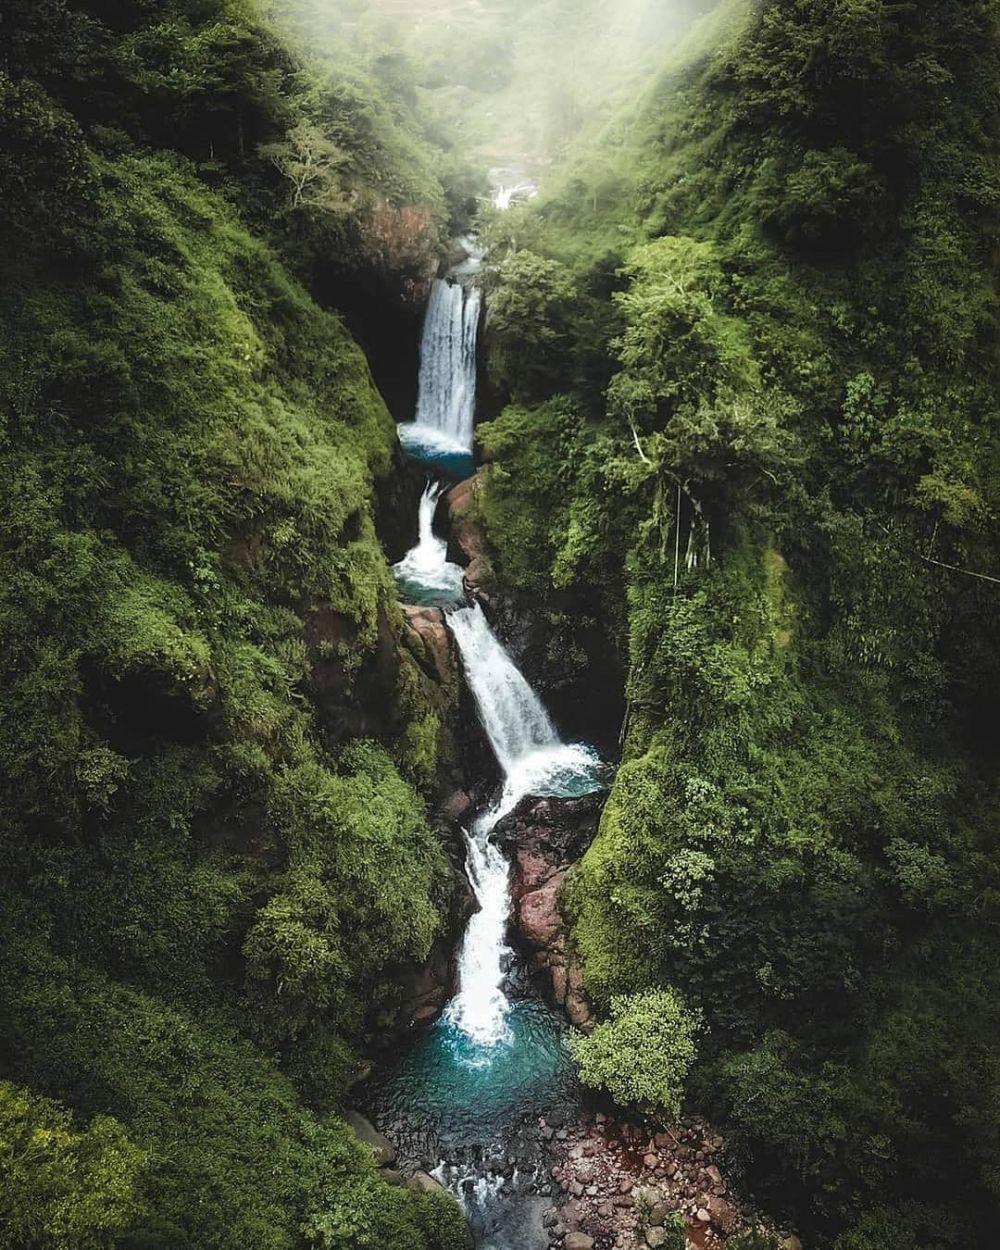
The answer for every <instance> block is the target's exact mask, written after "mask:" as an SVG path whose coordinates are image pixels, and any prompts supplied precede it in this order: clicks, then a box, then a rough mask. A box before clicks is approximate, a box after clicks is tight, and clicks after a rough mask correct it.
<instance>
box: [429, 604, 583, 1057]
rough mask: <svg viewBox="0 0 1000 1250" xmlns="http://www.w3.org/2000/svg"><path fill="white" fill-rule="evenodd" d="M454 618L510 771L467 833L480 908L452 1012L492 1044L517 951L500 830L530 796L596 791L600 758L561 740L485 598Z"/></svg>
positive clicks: (502, 1022) (468, 936)
mask: <svg viewBox="0 0 1000 1250" xmlns="http://www.w3.org/2000/svg"><path fill="white" fill-rule="evenodd" d="M448 623H449V625H450V626H451V631H452V634H453V635H454V638H455V641H456V643H457V645H458V649H459V651H460V653H461V656H462V664H463V667H464V669H465V673H466V678H467V680H468V682H469V686H470V688H471V690H472V693H473V695H474V697H475V700H476V706H477V708H478V710H479V715H480V719H481V720H482V724H483V728H484V729H485V731H486V736H487V737H488V738H489V741H490V745H491V746H492V748H493V751H494V754H495V755H496V757H497V761H498V762H499V764H500V767H501V768H502V769H503V773H504V785H503V791H502V793H501V796H500V799H499V801H498V802H497V804H496V805H495V806H494V807H492V808H490V809H489V810H488V811H487V812H485V813H484V814H483V815H482V816H481V817H480V818H479V820H478V821H476V823H475V825H474V826H473V828H472V831H471V833H469V834H468V835H467V841H468V861H467V866H468V872H469V880H470V881H471V883H472V888H473V891H474V892H475V895H476V900H477V901H478V903H479V911H478V912H476V914H475V915H474V916H473V917H472V919H471V921H470V922H469V927H468V929H467V930H466V933H465V938H464V941H463V943H462V950H461V953H460V955H459V965H458V981H459V989H458V994H457V995H456V996H455V998H454V999H453V1000H452V1002H451V1005H450V1006H449V1008H448V1018H449V1019H450V1020H451V1021H452V1022H453V1023H454V1024H455V1025H457V1026H458V1027H459V1028H460V1029H461V1030H462V1031H463V1032H464V1033H465V1034H466V1035H467V1036H468V1037H470V1038H471V1039H472V1040H473V1041H474V1042H476V1043H478V1044H479V1045H481V1046H483V1047H484V1048H485V1047H491V1046H495V1045H496V1044H497V1043H499V1042H502V1041H503V1040H504V1039H505V1038H506V1036H507V1025H506V1022H507V1013H508V1010H509V1007H510V1003H509V1001H508V998H507V995H506V994H505V993H504V978H505V975H506V971H507V964H508V961H509V955H510V950H509V947H508V946H507V944H506V932H507V920H508V916H509V914H510V866H509V864H508V863H507V861H506V859H505V858H504V856H503V854H502V853H501V851H500V849H499V848H498V847H497V846H496V845H495V843H494V842H493V840H492V834H493V830H494V828H495V827H496V825H497V823H498V822H499V821H500V820H501V819H502V818H503V817H504V816H506V815H508V814H509V813H510V812H512V811H513V810H514V808H515V807H516V806H517V805H518V803H519V802H520V801H521V799H523V798H525V797H526V796H527V795H529V794H535V795H555V794H572V793H580V792H585V791H587V790H589V789H593V786H594V781H593V777H594V774H595V772H596V770H597V768H598V767H599V765H600V761H599V759H598V757H597V755H596V754H595V753H594V752H593V751H592V750H591V749H590V748H589V747H586V746H582V745H566V744H565V743H563V742H561V741H560V739H559V735H558V734H557V733H556V730H555V727H554V726H553V724H552V721H551V720H550V719H549V715H548V713H547V712H546V710H545V708H544V706H543V704H542V702H541V700H540V699H539V697H538V695H537V694H535V692H534V690H532V688H531V686H530V685H529V684H528V682H527V681H526V680H525V678H524V676H523V675H522V674H521V673H520V672H519V671H518V669H517V667H516V665H515V664H514V662H513V660H512V659H511V658H510V656H509V655H508V654H507V652H506V651H505V650H504V648H503V646H502V645H501V644H500V641H499V640H498V639H497V637H496V635H495V634H494V633H493V631H492V630H491V629H490V627H489V624H488V622H487V620H486V616H485V614H484V613H483V610H482V608H481V607H480V606H479V605H478V604H477V605H476V606H475V607H471V608H464V609H462V610H461V611H458V612H453V613H451V615H450V616H449V617H448Z"/></svg>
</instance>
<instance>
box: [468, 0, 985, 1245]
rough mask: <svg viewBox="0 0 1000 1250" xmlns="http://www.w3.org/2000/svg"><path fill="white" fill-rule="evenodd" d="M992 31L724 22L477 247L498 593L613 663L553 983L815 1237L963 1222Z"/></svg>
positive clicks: (697, 37) (980, 1013) (945, 1234)
mask: <svg viewBox="0 0 1000 1250" xmlns="http://www.w3.org/2000/svg"><path fill="white" fill-rule="evenodd" d="M998 20H1000V12H998V9H997V6H996V5H995V4H992V3H982V4H978V3H977V4H965V3H957V2H956V3H945V4H939V5H935V6H925V5H909V6H907V5H890V4H883V3H881V2H880V0H872V2H870V3H868V2H865V3H849V4H848V3H845V4H826V3H818V2H816V0H795V2H794V3H784V2H777V0H765V2H764V3H762V4H760V5H754V4H743V3H738V2H737V3H726V4H723V5H721V6H719V8H718V9H716V10H715V11H714V12H713V13H712V14H711V15H709V16H708V17H707V18H705V19H704V20H703V21H702V22H701V23H700V24H699V25H698V26H697V27H696V28H695V29H694V30H693V31H692V32H691V34H690V36H689V38H688V40H687V42H686V44H685V45H684V46H683V47H681V48H679V49H678V50H677V52H676V54H675V56H674V58H673V60H672V62H671V63H670V64H669V65H668V66H666V67H665V69H664V71H663V72H662V74H661V76H660V78H659V79H658V81H657V82H656V84H655V85H654V86H653V87H652V88H651V89H650V90H649V91H648V92H647V93H646V94H645V96H644V97H643V99H642V100H641V102H639V103H638V104H637V105H636V106H635V107H634V108H633V109H632V110H631V111H630V112H628V113H626V114H624V115H623V116H622V117H621V118H619V119H618V120H616V121H615V122H614V123H612V124H611V125H609V126H608V128H607V129H606V131H605V133H604V134H603V135H602V137H601V139H600V140H599V141H598V142H597V143H595V144H590V145H585V146H584V147H583V148H582V149H581V150H579V151H578V152H577V154H576V159H575V161H574V162H572V163H571V164H570V166H569V167H568V169H567V170H566V171H565V173H564V174H563V175H562V178H561V181H560V182H557V183H555V184H553V185H552V186H550V188H549V190H548V194H546V195H544V196H543V199H542V201H541V202H540V203H538V204H537V205H535V206H532V207H531V208H528V209H523V210H517V211H516V212H515V213H513V214H511V215H510V216H508V217H505V218H503V219H501V220H499V221H498V222H496V223H495V225H494V227H493V232H492V243H493V246H494V253H493V258H492V259H493V266H494V270H493V279H492V281H493V291H492V293H491V297H490V307H491V315H490V327H489V353H490V355H489V359H490V364H491V369H492V373H493V377H494V380H495V382H496V384H497V385H498V386H499V387H500V388H501V389H502V391H504V392H505V393H506V395H507V397H508V398H509V401H510V403H509V406H508V407H507V408H506V409H505V411H504V412H503V413H502V415H500V416H499V417H498V418H497V419H496V420H494V421H492V422H491V423H490V424H489V425H487V426H485V427H483V428H482V429H481V431H480V437H481V441H482V444H483V446H484V448H485V451H486V454H487V457H488V460H489V464H488V467H487V470H486V480H487V496H486V499H485V501H484V503H483V512H484V516H485V518H486V520H487V522H488V524H489V529H490V534H491V538H492V541H493V543H494V545H495V547H496V548H497V555H498V561H499V568H500V573H499V576H501V578H503V579H506V580H507V581H508V582H509V583H511V584H514V585H518V586H520V587H522V588H524V589H525V590H529V591H531V592H533V593H537V594H541V595H542V596H545V595H550V594H551V593H552V591H553V588H555V589H565V588H572V587H581V586H590V587H593V588H596V589H597V590H598V591H599V593H600V594H601V597H602V601H603V603H604V605H605V606H604V619H605V621H606V626H607V631H608V640H609V643H608V645H609V647H614V648H616V649H618V650H619V651H620V652H621V654H622V655H623V656H624V657H626V659H627V664H628V670H629V677H628V690H627V697H628V707H629V710H628V718H627V722H626V725H625V728H624V730H623V742H624V751H625V757H624V762H623V766H622V768H621V771H620V773H619V775H618V779H617V782H616V784H615V787H614V791H613V794H612V797H611V801H610V804H609V806H608V808H607V810H606V812H605V815H604V818H603V822H602V825H601V829H600V833H599V835H598V838H597V840H596V842H595V843H594V845H593V847H592V848H591V850H590V851H589V853H588V854H587V856H586V857H585V859H584V861H583V863H582V865H581V866H580V868H579V869H578V870H577V872H576V873H575V875H574V878H573V880H572V882H571V884H570V888H569V897H568V906H569V910H570V912H571V915H572V919H573V925H574V927H573V935H574V940H575V942H576V944H577V947H578V949H579V951H580V953H581V955H582V958H583V961H584V967H585V972H586V986H587V989H588V991H589V992H590V994H591V996H592V997H593V999H594V1001H595V1002H596V1003H597V1004H598V1005H599V1006H600V1007H601V1008H602V1009H604V1010H609V1009H610V1008H612V1006H613V1008H614V1016H615V1018H616V1019H618V1020H619V1021H624V1022H627V1020H628V1018H629V1012H630V1011H633V1010H634V1012H635V1019H636V1021H638V1022H640V1023H641V1022H642V1020H643V1019H644V1017H643V1014H642V1013H643V1012H644V1011H648V1004H649V1001H650V999H649V993H650V991H665V992H667V993H669V994H675V993H680V994H682V995H683V998H684V1001H685V1002H686V1004H687V1009H688V1011H689V1012H690V1013H691V1015H690V1017H689V1024H688V1026H687V1027H688V1029H689V1030H690V1029H691V1028H692V1027H694V1026H697V1025H698V1024H699V1022H700V1027H698V1028H697V1042H696V1046H697V1058H696V1059H695V1062H694V1066H693V1068H692V1078H691V1083H690V1085H689V1089H688V1097H689V1099H690V1101H691V1102H692V1103H693V1104H694V1105H696V1106H698V1107H699V1108H700V1109H702V1110H706V1111H710V1112H711V1113H712V1114H714V1115H716V1116H717V1117H718V1118H719V1119H720V1121H722V1122H723V1123H724V1124H726V1125H727V1126H728V1131H729V1133H730V1141H731V1145H732V1146H733V1147H734V1148H735V1150H736V1153H737V1154H738V1156H739V1158H740V1159H741V1160H742V1163H743V1166H744V1168H745V1171H746V1177H747V1181H748V1183H749V1184H750V1185H751V1186H752V1187H753V1188H754V1189H755V1190H756V1191H757V1192H758V1193H760V1194H761V1195H762V1196H763V1195H766V1197H767V1200H768V1201H769V1202H770V1203H771V1204H772V1207H773V1208H774V1209H776V1210H779V1211H781V1210H784V1211H786V1212H788V1213H790V1214H792V1215H793V1216H794V1217H795V1218H796V1219H797V1220H798V1221H799V1222H800V1224H801V1226H802V1229H803V1236H805V1237H807V1238H808V1239H809V1241H810V1244H815V1245H818V1246H836V1247H837V1250H911V1248H913V1247H917V1246H919V1247H921V1250H944V1248H945V1247H959V1246H977V1247H982V1248H983V1250H985V1248H986V1247H987V1246H990V1245H992V1244H993V1243H994V1241H995V1238H996V1233H997V1230H998V1229H1000V1186H998V1175H1000V1173H998V1170H997V1169H998V1163H1000V1136H998V1125H1000V1101H998V1097H1000V1083H998V1082H1000V1048H998V1044H997V1038H998V1036H1000V983H998V973H997V970H998V968H1000V943H998V936H997V935H998V928H997V925H998V920H1000V912H998V899H1000V895H998V884H1000V861H998V857H997V845H998V843H997V835H998V828H997V789H996V779H997V748H998V739H997V732H996V727H997V724H998V723H1000V722H998V711H1000V652H998V646H997V643H998V639H1000V632H998V626H1000V548H998V543H997V509H998V504H1000V473H998V470H1000V461H998V452H997V448H998V442H997V424H996V423H997V401H996V397H997V394H998V383H1000V378H998V372H997V341H998V340H997V331H998V323H997V313H998V306H997V292H996V257H997V252H996V246H997V237H998V233H997V232H998V225H1000V222H998V217H997V205H998V189H1000V181H998V179H1000V164H998V155H1000V148H998V139H1000V131H998V120H1000V119H998V111H997V92H996V84H997V82H998V78H1000V63H998V51H1000V42H998ZM540 552H541V553H545V555H544V559H543V560H540V558H539V553H540ZM673 1001H675V1002H676V1000H675V999H674V1000H673ZM630 1004H634V1007H632V1006H630ZM645 1019H646V1023H647V1024H648V1023H649V1021H648V1017H645ZM636 1035H637V1031H636V1029H635V1028H631V1029H630V1028H628V1027H626V1025H625V1024H624V1023H623V1024H622V1027H621V1046H620V1049H619V1050H618V1051H617V1052H615V1050H614V1047H613V1045H612V1046H611V1047H610V1053H607V1052H608V1050H609V1047H608V1046H607V1045H604V1044H603V1043H602V1046H603V1052H604V1053H602V1054H601V1055H600V1061H599V1063H597V1065H596V1066H598V1067H600V1069H601V1072H602V1074H603V1080H604V1081H605V1083H607V1085H608V1087H609V1088H611V1089H628V1088H629V1087H630V1084H631V1087H632V1088H636V1087H638V1088H642V1087H643V1082H642V1078H641V1075H637V1069H642V1070H645V1067H646V1066H648V1065H644V1063H643V1061H642V1060H641V1059H637V1057H636V1053H637V1052H636V1050H635V1037H636ZM609 1037H611V1040H612V1041H613V1037H612V1035H609ZM671 1062H673V1059H668V1058H667V1056H664V1063H665V1064H667V1063H671ZM654 1066H655V1064H654Z"/></svg>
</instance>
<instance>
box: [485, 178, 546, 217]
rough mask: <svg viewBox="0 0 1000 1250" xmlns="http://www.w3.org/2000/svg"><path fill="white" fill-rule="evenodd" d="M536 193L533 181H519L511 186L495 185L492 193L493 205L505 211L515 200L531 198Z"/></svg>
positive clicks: (536, 189)
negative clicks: (495, 187)
mask: <svg viewBox="0 0 1000 1250" xmlns="http://www.w3.org/2000/svg"><path fill="white" fill-rule="evenodd" d="M537 194H538V188H537V187H536V186H535V184H534V183H533V182H519V183H517V184H516V185H515V186H512V187H504V186H500V187H497V189H496V191H495V192H494V193H493V207H494V208H498V209H499V210H500V211H501V212H502V213H505V212H506V211H507V210H508V209H509V208H510V206H511V205H512V204H513V203H514V202H515V201H516V200H532V199H534V198H535V196H536V195H537Z"/></svg>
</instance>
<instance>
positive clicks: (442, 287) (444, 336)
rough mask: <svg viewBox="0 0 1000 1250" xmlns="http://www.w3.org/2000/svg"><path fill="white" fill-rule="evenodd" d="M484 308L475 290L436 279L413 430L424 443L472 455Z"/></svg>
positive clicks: (478, 293)
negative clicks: (478, 344)
mask: <svg viewBox="0 0 1000 1250" xmlns="http://www.w3.org/2000/svg"><path fill="white" fill-rule="evenodd" d="M480 307H481V296H480V292H479V291H478V289H477V288H476V287H464V286H462V285H461V284H460V283H453V282H446V281H443V280H442V279H440V278H439V279H437V280H436V281H435V282H434V285H433V288H432V290H431V299H430V303H429V305H428V306H427V318H426V320H425V322H424V334H423V342H422V344H421V348H420V390H419V397H418V399H417V415H416V421H415V422H414V426H415V427H416V430H417V431H420V432H421V433H422V434H423V436H424V437H425V438H428V439H431V440H432V441H435V442H437V443H438V444H439V445H441V446H443V447H452V448H455V449H459V450H462V451H471V450H472V437H473V435H472V431H473V423H474V420H475V412H476V341H477V336H478V333H479V313H480ZM410 433H411V436H412V434H413V432H412V431H411V432H410Z"/></svg>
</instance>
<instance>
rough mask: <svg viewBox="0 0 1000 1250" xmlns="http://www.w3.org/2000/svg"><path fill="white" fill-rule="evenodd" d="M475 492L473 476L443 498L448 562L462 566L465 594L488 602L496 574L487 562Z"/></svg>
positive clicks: (488, 552)
mask: <svg viewBox="0 0 1000 1250" xmlns="http://www.w3.org/2000/svg"><path fill="white" fill-rule="evenodd" d="M478 491H479V479H478V478H477V477H473V478H469V480H468V481H466V482H459V484H458V485H457V486H453V487H452V489H451V490H450V491H449V492H448V494H447V495H446V496H445V506H446V507H447V509H448V516H449V520H450V533H451V538H450V540H449V544H448V559H449V560H454V561H455V563H456V564H461V565H464V566H465V587H466V589H467V590H468V592H469V593H470V594H471V595H474V596H475V597H476V598H478V599H482V600H483V601H484V602H485V603H489V602H490V596H491V593H492V591H493V589H494V587H495V584H496V575H495V574H494V571H493V563H492V560H491V559H490V547H489V541H488V539H487V537H486V530H485V528H484V527H483V523H482V521H481V520H480V519H479V516H478V510H477V507H476V497H477V494H478Z"/></svg>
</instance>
